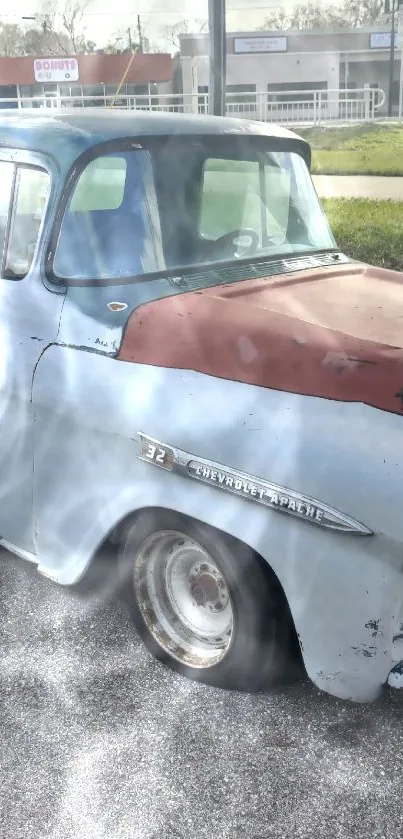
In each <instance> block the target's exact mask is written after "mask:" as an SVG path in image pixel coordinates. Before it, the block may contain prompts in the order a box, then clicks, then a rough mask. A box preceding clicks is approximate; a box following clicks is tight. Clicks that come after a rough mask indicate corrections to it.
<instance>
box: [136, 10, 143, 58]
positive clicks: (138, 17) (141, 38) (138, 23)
mask: <svg viewBox="0 0 403 839" xmlns="http://www.w3.org/2000/svg"><path fill="white" fill-rule="evenodd" d="M137 31H138V33H139V52H143V51H144V50H143V46H144V44H143V33H142V30H141V18H140V15H137Z"/></svg>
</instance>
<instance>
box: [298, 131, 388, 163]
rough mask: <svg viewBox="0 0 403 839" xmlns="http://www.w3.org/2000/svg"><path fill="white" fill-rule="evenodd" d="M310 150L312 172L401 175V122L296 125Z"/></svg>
mask: <svg viewBox="0 0 403 839" xmlns="http://www.w3.org/2000/svg"><path fill="white" fill-rule="evenodd" d="M296 133H297V134H299V135H300V136H302V137H304V138H305V139H306V140H308V142H309V143H310V145H311V146H312V150H313V169H312V171H313V173H314V174H315V175H320V174H322V175H389V176H392V175H395V176H396V175H401V176H403V125H402V126H396V125H376V124H363V125H352V126H348V127H345V128H334V127H332V126H326V127H321V128H306V129H301V130H300V129H298V128H297V129H296Z"/></svg>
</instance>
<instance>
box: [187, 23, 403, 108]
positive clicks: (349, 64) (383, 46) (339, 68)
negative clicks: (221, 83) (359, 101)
mask: <svg viewBox="0 0 403 839" xmlns="http://www.w3.org/2000/svg"><path fill="white" fill-rule="evenodd" d="M390 42H391V35H390V30H388V29H387V28H386V27H384V26H379V27H377V28H374V27H371V28H366V27H363V28H361V29H353V30H348V29H339V30H332V31H331V30H328V31H325V30H312V31H304V32H294V31H283V32H259V33H258V32H236V33H232V34H228V35H227V93H228V94H229V97H228V102H229V103H231V102H233V103H236V102H238V104H239V106H240V107H241V106H242V103H244V104H245V107H250V106H251V105H252V108H253V107H254V105H255V103H257V104H256V109H257V111H258V112H259V107H258V103H259V99H260V101H262V97H264V102H265V103H266V104H267V103H268V104H269V107H270V106H272V107H273V108H274V107H275V105H276V104H279V103H280V104H281V102H285V101H287V99H288V100H293V101H294V102H298V99H300V101H301V103H302V102H303V103H304V108H305V110H306V111H309V109H310V108H311V109H312V108H313V107H314V103H315V101H316V99H317V98H318V97H319V98H320V99H321V101H322V102H323V100H324V99H327V101H328V102H329V107H331V100H332V93H331V92H335V91H340V90H345V91H346V99H347V98H349V100H350V101H352V100H354V96H357V93H355V91H356V92H358V91H363V89H364V88H367V89H368V91H369V93H368V102H369V103H371V101H373V102H376V103H379V102H381V101H382V99H384V97H383V96H382V97H381V96H378V97H377V98H376V93H371V91H377V90H382V91H384V92H385V93H386V98H385V99H384V104H383V105H382V106H381V107H380V109H379V115H381V114H382V113H387V108H388V101H387V97H388V88H389V53H390ZM208 46H209V45H208V35H206V34H200V35H183V36H182V37H181V42H180V56H181V65H182V78H183V92H184V94H185V95H186V94H198V95H199V97H203V95H204V94H205V93H206V92H207V91H208V77H209V63H208ZM396 46H397V47H398V43H397V40H396ZM401 55H402V52H401V50H400V49H399V48H397V49H396V53H395V61H394V68H393V90H392V105H393V111H394V113H396V114H397V113H398V111H399V88H400V65H401ZM315 91H317V92H318V97H315ZM371 97H373V99H372V100H371ZM334 101H335V100H334ZM363 102H364V98H363ZM247 103H249V105H247ZM338 103H339V104H340V95H339V96H338ZM261 116H262V117H263V118H264V116H263V114H262V115H261Z"/></svg>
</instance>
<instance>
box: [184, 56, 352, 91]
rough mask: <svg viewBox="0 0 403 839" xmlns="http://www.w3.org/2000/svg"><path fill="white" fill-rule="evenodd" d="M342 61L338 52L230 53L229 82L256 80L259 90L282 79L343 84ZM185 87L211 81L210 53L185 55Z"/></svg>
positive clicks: (192, 88) (190, 88)
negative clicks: (196, 55)
mask: <svg viewBox="0 0 403 839" xmlns="http://www.w3.org/2000/svg"><path fill="white" fill-rule="evenodd" d="M339 67H340V62H339V55H338V54H337V53H326V54H322V55H303V54H299V55H287V54H276V55H273V54H267V55H259V56H256V55H229V56H228V57H227V84H228V85H232V84H255V85H256V90H257V92H263V93H265V92H267V85H268V84H277V83H279V82H327V85H328V88H329V89H335V90H337V89H338V88H339V86H340V70H339ZM182 72H183V91H184V93H192V92H193V93H197V88H198V86H199V85H202V86H203V85H208V79H209V63H208V59H207V57H204V56H203V57H202V56H200V57H198V58H196V59H193V60H192V59H189V58H185V59H183V62H182Z"/></svg>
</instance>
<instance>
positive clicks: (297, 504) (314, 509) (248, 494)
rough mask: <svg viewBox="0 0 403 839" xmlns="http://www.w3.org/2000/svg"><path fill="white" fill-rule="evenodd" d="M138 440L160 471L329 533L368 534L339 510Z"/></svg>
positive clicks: (147, 439) (143, 454) (144, 454)
mask: <svg viewBox="0 0 403 839" xmlns="http://www.w3.org/2000/svg"><path fill="white" fill-rule="evenodd" d="M139 437H140V439H141V452H140V454H139V458H140V460H145V461H148V462H149V463H154V464H155V466H159V467H160V468H161V469H165V470H167V471H169V472H177V473H179V474H181V475H183V477H187V478H193V479H194V480H196V481H201V482H202V483H206V484H210V485H211V486H215V487H217V488H219V489H224V490H226V491H227V492H230V493H232V494H233V495H239V496H241V497H242V498H245V499H247V500H248V501H255V502H257V503H258V504H263V505H264V506H266V507H269V508H271V509H272V510H277V511H278V512H283V513H288V514H289V515H291V516H296V517H297V518H300V519H304V520H305V521H309V522H311V523H312V524H317V525H320V526H321V527H326V528H328V529H329V530H339V531H342V532H345V533H357V534H359V535H362V536H367V535H370V534H371V531H370V530H369V529H368V528H367V527H365V525H363V524H361V522H358V521H356V520H355V519H352V518H350V517H349V516H345V515H344V514H343V513H340V512H339V511H338V510H335V509H333V508H332V507H329V506H327V505H326V504H321V503H320V502H319V501H316V500H315V499H313V498H310V497H309V496H305V495H302V494H301V493H298V492H294V490H290V489H287V488H286V487H281V486H278V485H277V484H272V483H270V482H269V481H265V480H261V479H260V478H256V477H254V476H252V475H246V474H244V473H243V472H238V471H236V470H233V469H229V468H226V467H224V466H222V465H221V464H219V463H214V462H213V461H208V460H205V459H204V458H197V459H196V458H195V457H193V456H192V455H191V454H189V453H188V452H184V451H181V450H180V449H176V448H173V447H172V446H168V445H166V444H165V443H160V442H158V440H154V439H153V438H152V437H148V436H147V435H145V434H143V433H141V432H139Z"/></svg>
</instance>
